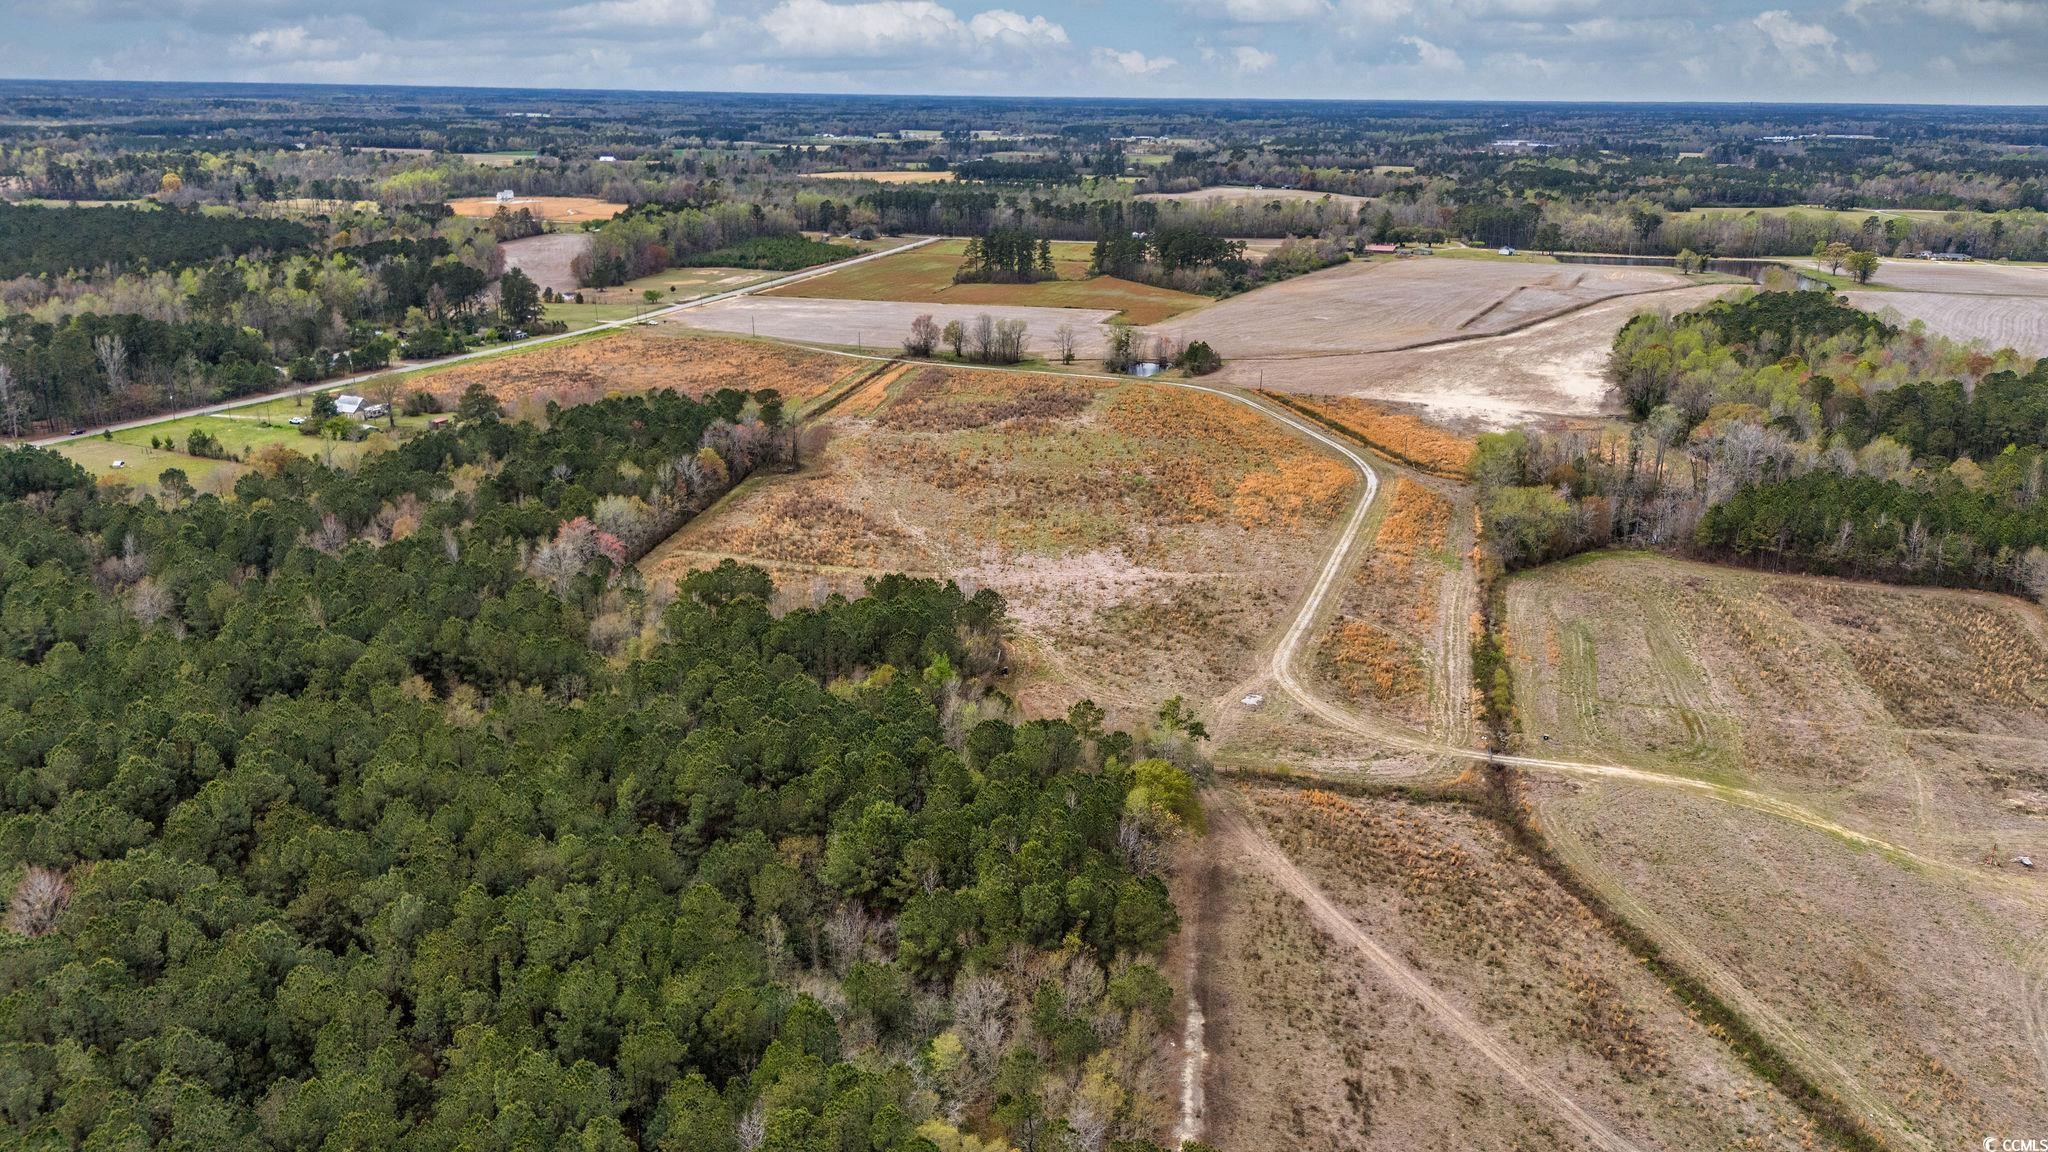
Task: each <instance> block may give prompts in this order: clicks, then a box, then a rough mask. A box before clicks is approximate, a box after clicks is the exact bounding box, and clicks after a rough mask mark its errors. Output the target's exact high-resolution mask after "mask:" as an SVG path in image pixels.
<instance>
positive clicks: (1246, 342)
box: [1159, 257, 1686, 391]
mask: <svg viewBox="0 0 2048 1152" xmlns="http://www.w3.org/2000/svg"><path fill="white" fill-rule="evenodd" d="M1685 285H1686V281H1685V280H1684V279H1683V278H1682V277H1681V276H1680V275H1679V274H1678V273H1676V272H1671V271H1667V270H1665V269H1661V268H1627V267H1594V266H1584V267H1566V266H1563V265H1552V264H1526V263H1520V262H1511V261H1499V262H1495V261H1481V260H1436V259H1431V258H1428V257H1417V258H1413V259H1404V260H1385V261H1354V262H1352V263H1349V264H1343V265H1339V266H1338V267H1335V268H1330V269H1326V270H1324V271H1321V272H1315V273H1311V274H1310V275H1307V276H1298V277H1295V278H1294V279H1292V280H1286V281H1283V282H1281V283H1279V284H1274V285H1271V286H1268V287H1265V288H1261V289H1259V290H1258V291H1256V292H1248V293H1246V294H1245V295H1243V296H1238V297H1234V298H1232V299H1229V300H1225V301H1222V302H1220V303H1218V304H1215V305H1212V306H1211V307H1208V308H1205V309H1203V310H1202V311H1201V312H1200V313H1198V314H1196V315H1194V316H1191V317H1188V318H1187V319H1184V320H1180V321H1174V322H1169V323H1167V324H1165V325H1161V326H1159V330H1160V331H1164V332H1168V333H1173V334H1177V335H1182V336H1186V337H1188V338H1190V339H1201V340H1207V341H1208V342H1209V343H1210V344H1212V345H1213V346H1214V347H1215V348H1216V350H1217V351H1218V352H1220V353H1221V354H1222V355H1223V357H1224V359H1225V360H1239V361H1242V360H1255V359H1263V360H1281V359H1291V358H1298V357H1310V356H1328V355H1337V354H1343V353H1355V352H1375V351H1386V350H1389V349H1395V348H1405V347H1411V346H1414V345H1417V344H1423V343H1428V342H1431V341H1445V340H1453V339H1460V338H1465V337H1471V336H1483V335H1489V334H1494V333H1499V332H1502V331H1505V330H1507V329H1511V328H1515V327H1517V326H1519V325H1524V324H1528V323H1531V322H1534V321H1538V320H1541V319H1544V318H1545V317H1549V316H1554V315H1557V314H1559V313H1561V312H1564V311H1567V310H1569V309H1574V308H1578V307H1583V306H1585V305H1588V304H1593V303H1596V302H1598V301H1601V300H1606V299H1611V298H1613V297H1618V296H1627V295H1633V294H1640V293H1646V292H1653V291H1657V290H1660V289H1669V288H1682V287H1684V286H1685ZM1318 390H1319V391H1333V389H1329V388H1322V389H1318Z"/></svg>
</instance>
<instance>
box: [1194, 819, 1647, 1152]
mask: <svg viewBox="0 0 2048 1152" xmlns="http://www.w3.org/2000/svg"><path fill="white" fill-rule="evenodd" d="M1209 819H1210V834H1211V835H1212V836H1214V837H1215V838H1216V840H1217V844H1218V847H1220V848H1224V849H1225V850H1228V851H1234V852H1236V853H1238V854H1239V855H1240V856H1242V857H1243V858H1244V859H1247V860H1249V861H1251V862H1252V863H1253V864H1255V865H1257V866H1258V868H1259V870H1260V871H1261V872H1263V873H1265V875H1266V878H1267V879H1268V880H1270V881H1272V883H1273V885H1274V886H1275V887H1277V888H1279V889H1280V890H1281V891H1282V892H1285V893H1287V894H1288V895H1290V896H1293V897H1294V898H1295V899H1296V900H1299V901H1301V903H1302V906H1303V907H1304V908H1306V909H1307V910H1308V914H1309V918H1310V919H1311V920H1313V921H1314V922H1315V924H1316V926H1317V927H1319V928H1321V929H1322V930H1323V931H1324V932H1326V933H1328V934H1329V935H1330V936H1331V937H1333V938H1335V939H1336V940H1337V941H1339V942H1340V943H1343V944H1347V945H1349V946H1350V947H1351V948H1353V949H1354V950H1356V951H1357V952H1358V953H1359V955H1361V956H1363V957H1364V958H1365V960H1366V963H1368V964H1370V965H1371V966H1372V967H1373V969H1374V970H1375V971H1377V972H1378V973H1379V974H1380V975H1381V976H1382V977H1384V978H1385V980H1386V982H1387V984H1388V985H1389V986H1391V987H1392V988H1393V989H1394V990H1395V991H1397V992H1399V993H1401V994H1402V995H1404V996H1406V997H1408V998H1409V999H1411V1000H1413V1001H1415V1002H1416V1003H1417V1004H1419V1005H1421V1007H1422V1009H1423V1010H1424V1011H1425V1012H1427V1013H1429V1015H1430V1018H1431V1019H1432V1020H1434V1021H1435V1022H1436V1024H1437V1025H1438V1026H1439V1027H1441V1028H1443V1029H1444V1030H1445V1031H1447V1032H1449V1033H1451V1034H1452V1035H1454V1036H1456V1037H1457V1038H1458V1039H1459V1040H1461V1041H1463V1042H1464V1043H1465V1044H1467V1045H1468V1046H1470V1047H1471V1048H1472V1049H1473V1051H1475V1052H1478V1053H1479V1054H1480V1055H1481V1056H1484V1057H1485V1058H1486V1059H1487V1060H1488V1061H1489V1062H1491V1063H1492V1064H1493V1066H1494V1067H1496V1068H1498V1069H1500V1071H1501V1072H1502V1073H1503V1074H1504V1075H1506V1076H1507V1078H1508V1079H1509V1080H1512V1081H1513V1082H1514V1083H1515V1085H1516V1086H1517V1087H1519V1088H1521V1089H1522V1090H1523V1091H1524V1092H1527V1093H1528V1094H1529V1095H1531V1096H1533V1097H1535V1098H1536V1099H1537V1100H1539V1101H1541V1102H1542V1103H1543V1104H1545V1105H1546V1106H1548V1107H1549V1108H1550V1109H1551V1110H1552V1111H1553V1112H1555V1113H1556V1114H1557V1115H1558V1117H1559V1118H1561V1119H1562V1120H1563V1121H1564V1122H1565V1123H1567V1124H1569V1125H1571V1126H1572V1127H1573V1128H1574V1129H1576V1130H1577V1131H1578V1132H1579V1134H1580V1135H1582V1136H1584V1137H1585V1138H1586V1141H1587V1143H1588V1145H1589V1146H1590V1147H1595V1148H1605V1149H1610V1150H1612V1152H1638V1150H1637V1146H1636V1145H1634V1144H1631V1143H1629V1142H1628V1140H1626V1139H1624V1138H1623V1137H1622V1136H1621V1135H1620V1134H1619V1133H1617V1132H1615V1131H1614V1130H1613V1129H1612V1128H1609V1127H1608V1126H1607V1125H1606V1124H1604V1123H1602V1122H1601V1121H1600V1120H1599V1119H1598V1118H1597V1117H1595V1116H1594V1115H1592V1114H1591V1113H1589V1112H1587V1111H1586V1110H1585V1109H1584V1108H1581V1107H1579V1105H1578V1103H1577V1101H1574V1100H1573V1099H1572V1098H1571V1097H1569V1096H1567V1095H1565V1094H1564V1093H1563V1092H1561V1091H1559V1090H1558V1089H1557V1087H1556V1086H1555V1085H1553V1084H1551V1083H1550V1082H1549V1081H1548V1080H1546V1079H1544V1078H1543V1077H1542V1076H1540V1075H1539V1074H1538V1073H1537V1072H1536V1071H1535V1070H1534V1069H1531V1068H1530V1067H1529V1066H1528V1065H1526V1064H1524V1063H1522V1061H1521V1060H1520V1059H1519V1058H1518V1057H1517V1056H1516V1055H1515V1054H1514V1053H1513V1052H1512V1051H1510V1050H1509V1049H1508V1048H1507V1047H1506V1046H1504V1045H1503V1044H1501V1043H1500V1041H1498V1040H1496V1039H1494V1037H1493V1034H1492V1033H1490V1032H1488V1031H1487V1030H1486V1029H1485V1028H1482V1027H1480V1026H1479V1025H1478V1024H1477V1023H1475V1022H1473V1020H1472V1019H1471V1018H1470V1017H1468V1016H1466V1015H1465V1014H1464V1013H1463V1012H1460V1011H1458V1009H1457V1008H1456V1007H1455V1006H1453V1005H1452V1004H1451V1003H1450V1001H1448V1000H1446V999H1444V998H1443V996H1442V995H1441V994H1439V993H1438V992H1437V990H1436V989H1435V988H1433V987H1431V986H1430V984H1429V982H1428V981H1426V980H1424V979H1423V978H1422V977H1421V976H1418V975H1417V974H1416V973H1415V970H1414V969H1412V968H1410V967H1408V966H1407V965H1406V964H1404V963H1402V962H1401V961H1400V960H1399V959H1397V958H1396V957H1395V956H1394V955H1393V954H1392V953H1390V952H1388V951H1387V950H1386V949H1385V948H1383V947H1381V946H1380V944H1379V942H1378V941H1376V940H1374V939H1373V938H1372V937H1371V936H1369V935H1367V934H1366V933H1365V930H1364V929H1362V928H1360V927H1359V926H1358V925H1357V924H1356V923H1354V922H1353V921H1352V919H1351V918H1350V917H1349V916H1346V915H1345V914H1344V912H1343V910H1342V909H1340V908H1338V907H1337V906H1336V905H1335V904H1333V903H1331V902H1330V899H1329V897H1327V896H1325V895H1323V892H1322V889H1320V888H1318V887H1317V886H1316V884H1315V882H1314V881H1312V880H1310V879H1309V878H1308V877H1307V876H1305V875H1303V874H1302V871H1301V869H1299V868H1297V867H1295V866H1294V861H1292V860H1290V859H1288V858H1287V854H1286V853H1285V852H1282V851H1281V850H1280V848H1279V846H1278V845H1276V844H1274V843H1273V842H1272V841H1271V840H1269V839H1267V837H1266V835H1265V833H1264V832H1263V831H1261V830H1259V829H1258V828H1256V827H1255V826H1254V825H1253V823H1252V821H1251V818H1250V817H1247V816H1245V815H1244V814H1243V813H1242V812H1241V811H1239V809H1238V807H1237V805H1236V804H1235V803H1234V802H1231V801H1224V802H1222V803H1219V804H1213V805H1211V806H1210V811H1209ZM1182 1131H1183V1132H1185V1131H1186V1128H1185V1126H1183V1129H1182Z"/></svg>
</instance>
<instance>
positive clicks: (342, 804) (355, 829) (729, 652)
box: [0, 392, 1200, 1152]
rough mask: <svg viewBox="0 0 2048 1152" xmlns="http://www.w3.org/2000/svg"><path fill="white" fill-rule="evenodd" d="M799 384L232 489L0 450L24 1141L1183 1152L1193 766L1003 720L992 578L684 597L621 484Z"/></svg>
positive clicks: (5, 1098) (297, 467)
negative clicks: (802, 599) (626, 558)
mask: <svg viewBox="0 0 2048 1152" xmlns="http://www.w3.org/2000/svg"><path fill="white" fill-rule="evenodd" d="M771 399H772V398H771ZM762 405H763V401H762V398H761V397H759V396H749V395H747V394H745V393H737V392H734V393H727V394H721V395H719V396H716V397H713V398H710V399H709V400H708V401H706V402H698V401H694V400H690V399H686V398H682V397H678V396H674V395H672V394H664V395H660V396H655V397H644V398H620V399H613V400H607V401H604V402H603V403H601V404H596V405H590V406H586V407H583V408H574V409H569V410H566V411H559V412H556V413H553V419H552V420H551V421H550V422H549V424H548V425H547V426H545V427H542V426H538V425H535V424H531V423H524V422H522V423H511V422H507V421H505V420H504V419H502V418H501V417H500V416H499V415H498V413H497V412H496V410H495V408H494V406H492V405H490V404H489V403H487V402H485V401H484V400H483V399H481V398H474V397H472V398H469V399H468V402H466V403H465V405H464V409H463V412H464V419H463V420H462V421H461V422H460V423H459V424H457V425H456V426H454V427H451V428H448V429H444V430H440V431H436V432H432V433H428V434H425V435H422V436H419V437H415V438H413V439H410V440H408V441H406V442H404V443H403V444H402V445H400V446H399V447H397V448H396V449H394V450H393V451H390V452H386V453H381V454H377V455H375V456H372V457H370V458H368V459H367V460H366V461H365V462H364V464H363V465H362V466H361V467H360V468H359V469H358V470H356V471H338V470H334V469H330V468H326V467H322V466H320V465H318V464H316V463H314V462H312V461H309V460H305V459H301V458H297V457H293V456H291V455H290V454H288V453H284V454H275V455H273V456H271V457H267V458H266V460H265V461H264V462H263V465H264V466H262V467H259V468H257V469H254V470H251V471H250V472H248V473H246V474H245V475H244V476H243V477H241V479H240V480H239V481H238V482H237V484H236V486H235V489H234V492H233V494H232V495H231V496H229V497H227V498H217V497H215V496H212V495H199V494H195V493H193V492H192V490H191V488H190V486H189V485H185V484H182V483H179V482H178V478H176V477H174V476H171V475H167V476H166V477H165V478H164V483H163V484H162V495H160V496H148V497H144V498H142V499H139V500H129V499H122V498H119V494H118V493H115V492H111V491H110V490H108V489H106V488H103V487H99V486H96V485H94V484H92V483H91V482H90V481H89V480H88V478H87V477H86V476H85V475H84V474H83V473H82V472H81V471H80V470H78V469H77V468H76V467H75V466H73V465H71V464H69V463H67V462H65V461H64V460H62V459H61V458H60V457H57V456H55V455H54V454H50V453H46V452H42V451H39V450H36V449H32V448H23V449H17V450H14V451H9V452H5V453H0V499H4V503H0V732H4V733H5V734H6V735H5V738H4V740H0V899H5V900H6V901H7V903H8V906H9V907H8V912H7V916H6V918H5V921H4V923H5V927H4V928H0V1009H4V1010H0V1131H4V1132H5V1133H6V1134H7V1136H6V1142H7V1143H9V1144H10V1145H13V1146H21V1147H36V1148H101V1147H176V1148H273V1149H313V1148H363V1149H369V1148H376V1149H407V1148H417V1149H472V1148H473V1149H482V1148H549V1149H572V1148H573V1149H578V1150H592V1152H595V1150H606V1152H610V1150H628V1149H635V1148H645V1149H664V1150H675V1152H682V1150H689V1152H707V1150H708V1152H740V1150H741V1149H746V1150H748V1152H755V1150H767V1152H866V1150H870V1149H874V1150H888V1152H936V1150H937V1149H940V1148H955V1147H960V1146H962V1143H961V1141H962V1137H961V1130H962V1129H972V1130H976V1131H979V1132H981V1133H984V1134H986V1135H987V1136H988V1137H990V1138H991V1139H995V1140H998V1141H1001V1142H1004V1143H1007V1144H1009V1145H1013V1146H1016V1147H1019V1148H1022V1149H1028V1150H1037V1149H1051V1148H1056V1147H1082V1148H1089V1149H1101V1148H1106V1147H1109V1146H1111V1145H1112V1144H1115V1145H1116V1146H1118V1147H1124V1148H1132V1149H1141V1148H1145V1147H1149V1145H1147V1144H1145V1143H1143V1141H1144V1140H1146V1139H1147V1138H1148V1137H1149V1134H1150V1133H1152V1132H1154V1131H1156V1130H1158V1124H1157V1121H1158V1119H1159V1118H1158V1117H1157V1116H1156V1115H1154V1114H1153V1113H1152V1112H1151V1111H1150V1110H1149V1109H1148V1106H1147V1103H1146V1099H1147V1097H1146V1094H1145V1093H1143V1092H1141V1091H1136V1090H1134V1089H1135V1087H1136V1086H1137V1085H1138V1084H1139V1083H1140V1082H1141V1080H1142V1078H1143V1075H1144V1074H1145V1069H1146V1067H1147V1062H1148V1061H1149V1060H1151V1059H1152V1058H1153V1056H1152V1054H1153V1052H1154V1050H1155V1041H1154V1036H1155V1032H1156V1030H1157V1028H1158V1027H1159V1026H1160V1024H1161V1023H1162V1021H1163V1015H1164V1013H1165V1011H1166V1008H1167V1004H1168V1001H1169V1000H1170V997H1171V990H1170V988H1169V987H1168V986H1167V984H1166V982H1165V980H1164V979H1163V978H1162V977H1161V976H1160V974H1159V973H1158V971H1157V970H1156V969H1155V968H1154V967H1153V966H1152V964H1151V963H1149V962H1148V960H1147V957H1148V956H1150V955H1152V954H1153V953H1154V952H1156V950H1157V949H1158V948H1159V947H1160V945H1161V943H1162V942H1163V941H1164V940H1165V939H1166V937H1167V936H1168V934H1170V933H1171V932H1172V931H1174V929H1175V926H1176V918H1175V913H1174V909H1173V906H1172V904H1171V902H1170V901H1169V900H1168V898H1167V895H1166V890H1165V887H1164V885H1163V883H1162V881H1161V879H1160V877H1159V876H1158V875H1157V868H1158V860H1159V858H1160V855H1161V854H1160V852H1159V851H1158V848H1159V846H1160V845H1161V844H1162V843H1164V842H1165V840H1166V839H1168V838H1169V837H1171V836H1172V835H1173V834H1174V833H1175V831H1176V830H1177V829H1179V828H1180V827H1182V826H1183V825H1185V824H1188V823H1191V822H1194V821H1198V820H1199V819H1200V811H1199V808H1198V807H1196V806H1195V803H1194V799H1193V793H1192V787H1191V783H1190V780H1189V777H1188V776H1187V775H1186V774H1185V773H1184V772H1183V771H1181V770H1180V769H1178V768H1176V767H1174V766H1173V765H1171V764H1169V763H1168V762H1166V761H1165V760H1160V759H1148V758H1146V756H1145V754H1144V749H1145V745H1144V743H1143V742H1142V740H1141V741H1134V740H1133V738H1132V737H1130V736H1127V735H1124V734H1119V733H1109V732H1105V731H1103V730H1102V728H1101V727H1100V723H1099V719H1100V714H1099V712H1096V711H1094V710H1091V709H1085V708H1083V709H1077V711H1076V713H1075V714H1074V716H1073V717H1072V718H1070V720H1068V721H1050V722H1047V721H1040V722H1032V723H1028V724H1013V723H1011V722H1010V721H1009V720H1007V719H1006V718H1004V710H1003V706H1002V701H1001V699H1000V697H999V695H993V694H991V690H990V689H989V687H988V681H987V678H988V676H989V675H990V674H991V673H992V671H993V670H994V668H995V667H997V666H998V664H999V663H1000V644H1001V633H1002V628H1003V609H1002V603H1001V601H1000V599H999V598H998V597H997V596H996V595H995V594H993V593H992V592H987V591H984V592H981V593H978V594H976V595H973V596H968V595H965V594H963V593H962V592H961V591H960V590H959V589H958V588H956V587H953V586H951V585H947V584H939V583H935V582H933V581H929V580H916V579H909V578H903V577H889V578H885V579H881V580H878V581H875V582H874V583H873V584H872V585H871V586H870V588H869V590H868V593H867V594H866V595H865V596H862V597H861V598H858V599H854V600H846V599H842V598H839V597H836V596H835V597H833V598H831V599H829V600H827V601H825V602H824V603H822V604H819V605H818V606H816V607H813V608H804V609H797V610H793V611H789V612H787V613H784V614H780V615H777V614H775V613H773V612H771V611H770V610H769V600H770V597H771V594H772V587H771V585H770V583H769V581H768V578H767V577H766V576H765V575H764V574H763V573H761V572H759V571H757V570H753V569H747V568H742V567H739V566H737V565H733V564H730V563H728V564H726V565H723V566H721V567H720V568H718V569H715V570H712V571H709V572H703V573H699V574H697V575H695V576H692V577H690V578H689V579H687V580H685V581H684V582H683V583H682V585H681V586H680V588H678V589H677V590H676V594H675V596H674V598H673V600H672V602H664V600H663V598H662V597H661V596H659V595H657V594H655V593H653V592H651V591H650V590H648V589H645V588H643V587H642V586H641V585H640V584H639V582H638V580H637V578H636V575H635V573H634V572H633V571H632V570H630V569H628V568H624V567H622V565H621V555H620V552H619V551H618V549H616V548H615V547H612V546H610V545H607V544H606V543H605V541H604V539H603V537H604V535H605V533H604V532H603V531H602V530H597V529H592V528H591V527H590V525H591V523H592V521H593V518H594V519H595V520H597V521H602V519H603V517H604V511H603V510H604V508H605V506H606V502H607V501H617V500H622V499H631V500H643V501H649V502H652V501H656V500H658V499H659V498H660V490H661V489H662V488H663V487H666V486H674V485H679V484H683V483H685V481H686V479H687V476H686V474H687V473H688V472H689V464H688V463H687V462H691V461H698V460H701V458H702V453H703V452H704V451H705V450H707V449H709V448H711V447H713V446H714V445H723V444H730V443H732V442H733V441H732V437H731V435H730V433H729V432H728V431H721V430H729V429H731V428H733V427H735V426H736V422H738V423H744V422H745V421H746V420H747V418H748V412H750V411H752V410H754V409H755V408H758V407H761V406H762ZM577 540H583V541H585V542H588V543H590V544H592V545H593V546H591V547H587V548H582V549H580V550H579V551H577V553H576V559H577V561H578V562H577V563H576V564H574V565H564V566H562V567H560V568H559V569H551V570H550V571H549V577H550V578H548V579H545V580H543V579H536V575H535V574H536V570H537V569H538V568H540V567H541V566H542V562H541V553H542V552H544V551H547V550H549V549H555V550H558V551H559V550H561V549H566V548H570V547H571V546H572V543H573V542H574V541H577ZM621 621H623V622H624V624H625V626H624V627H623V628H621V627H618V626H617V625H619V623H620V622H621ZM607 634H608V635H611V636H612V637H613V638H614V640H615V641H617V642H615V643H600V642H599V639H598V638H599V637H600V636H601V635H607ZM621 637H623V639H620V638H621ZM1174 722H1178V724H1179V727H1180V729H1181V730H1182V731H1183V733H1185V731H1186V730H1187V729H1188V728H1190V727H1192V726H1190V725H1188V724H1186V723H1185V718H1184V717H1182V716H1181V715H1180V713H1179V710H1178V709H1170V710H1168V712H1167V713H1166V714H1165V721H1163V723H1169V724H1171V723H1174Z"/></svg>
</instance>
